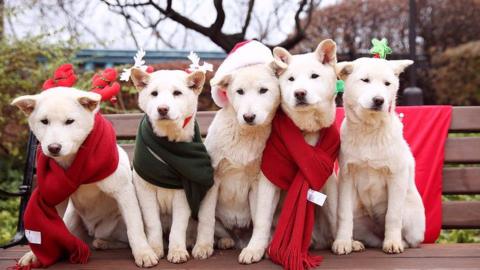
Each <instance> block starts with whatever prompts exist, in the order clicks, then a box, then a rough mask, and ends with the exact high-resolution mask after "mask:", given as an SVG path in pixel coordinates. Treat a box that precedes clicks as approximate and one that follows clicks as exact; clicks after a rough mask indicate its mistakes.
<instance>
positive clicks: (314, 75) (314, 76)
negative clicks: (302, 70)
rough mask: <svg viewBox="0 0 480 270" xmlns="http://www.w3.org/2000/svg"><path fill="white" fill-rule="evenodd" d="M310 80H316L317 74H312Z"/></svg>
mask: <svg viewBox="0 0 480 270" xmlns="http://www.w3.org/2000/svg"><path fill="white" fill-rule="evenodd" d="M310 78H312V79H316V78H318V74H317V73H313V74H312V76H310Z"/></svg>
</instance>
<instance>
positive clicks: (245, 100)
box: [194, 59, 282, 251]
mask: <svg viewBox="0 0 480 270" xmlns="http://www.w3.org/2000/svg"><path fill="white" fill-rule="evenodd" d="M278 65H282V63H279V62H276V61H273V59H272V63H270V64H256V65H251V66H247V67H243V68H240V69H237V70H235V71H234V72H232V73H230V74H227V75H224V76H223V77H222V78H219V79H218V80H217V81H218V82H219V83H218V85H217V86H218V87H222V89H224V91H226V95H227V97H228V104H227V105H226V106H224V107H223V108H221V109H220V110H219V111H218V112H217V114H216V115H215V118H214V119H213V122H212V124H211V125H210V128H209V130H208V135H207V138H206V140H205V145H206V147H207V150H208V152H209V154H210V156H211V157H212V165H213V167H214V169H215V185H214V187H213V188H212V189H213V192H212V193H211V194H209V195H210V196H211V198H209V200H208V201H209V202H210V203H211V204H210V205H209V206H208V207H207V208H206V209H205V212H203V213H201V214H200V215H201V216H202V215H204V216H209V220H210V221H211V223H210V224H208V228H206V229H209V230H210V233H209V234H208V235H207V236H208V237H205V236H202V235H201V234H200V227H199V234H198V238H197V244H196V246H209V248H213V241H214V238H213V234H214V228H215V216H216V218H217V220H218V222H217V225H216V228H215V229H216V231H215V235H216V236H217V237H219V238H220V239H219V240H218V243H217V246H218V247H219V248H221V249H227V248H232V247H234V246H235V245H237V246H241V245H242V243H240V242H237V243H235V240H234V239H233V237H234V236H233V235H231V234H230V232H231V231H232V230H243V229H248V228H249V226H250V222H251V219H252V216H254V213H255V209H254V207H255V205H256V203H255V199H256V198H257V196H256V190H257V183H258V175H259V172H260V161H261V156H262V152H263V149H264V148H265V143H266V140H267V139H268V136H269V135H270V131H271V122H272V120H273V116H274V115H275V112H276V110H277V108H278V105H279V103H280V90H279V86H278V79H277V78H276V75H275V72H276V70H277V69H278V68H279V66H278ZM244 115H246V116H249V115H250V116H251V115H255V118H254V120H253V121H252V122H251V123H247V122H246V120H245V119H244ZM215 209H216V211H215ZM235 237H240V238H242V236H239V235H236V236H235ZM237 240H241V241H243V239H237ZM194 251H195V250H194Z"/></svg>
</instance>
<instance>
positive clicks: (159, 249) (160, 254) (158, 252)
mask: <svg viewBox="0 0 480 270" xmlns="http://www.w3.org/2000/svg"><path fill="white" fill-rule="evenodd" d="M152 249H153V252H155V255H157V257H158V259H159V260H160V259H161V258H163V256H165V251H164V250H163V246H156V247H155V246H152Z"/></svg>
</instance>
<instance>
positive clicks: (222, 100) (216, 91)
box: [210, 74, 232, 108]
mask: <svg viewBox="0 0 480 270" xmlns="http://www.w3.org/2000/svg"><path fill="white" fill-rule="evenodd" d="M231 82H232V75H230V74H227V75H223V76H218V75H216V76H214V77H213V78H212V79H211V80H210V86H211V87H212V99H213V101H214V102H215V104H217V106H218V107H220V108H223V107H226V106H227V105H228V95H227V89H228V86H229V85H230V83H231Z"/></svg>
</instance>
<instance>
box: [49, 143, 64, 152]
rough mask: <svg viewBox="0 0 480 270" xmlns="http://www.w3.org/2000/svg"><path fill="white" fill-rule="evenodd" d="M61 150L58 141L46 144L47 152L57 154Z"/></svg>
mask: <svg viewBox="0 0 480 270" xmlns="http://www.w3.org/2000/svg"><path fill="white" fill-rule="evenodd" d="M60 150H62V146H61V145H60V144H58V143H52V144H49V145H48V152H50V153H52V154H54V155H57V154H58V153H60Z"/></svg>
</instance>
